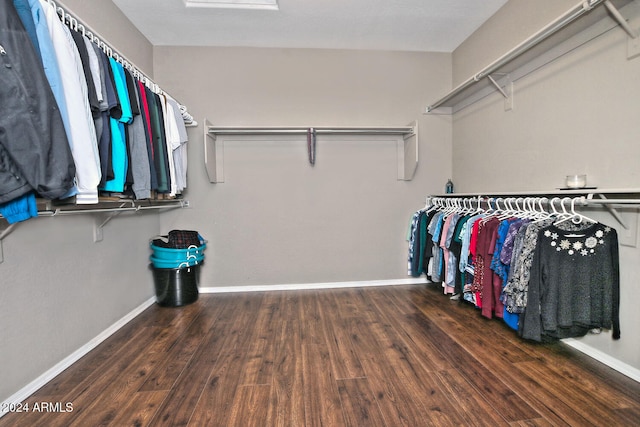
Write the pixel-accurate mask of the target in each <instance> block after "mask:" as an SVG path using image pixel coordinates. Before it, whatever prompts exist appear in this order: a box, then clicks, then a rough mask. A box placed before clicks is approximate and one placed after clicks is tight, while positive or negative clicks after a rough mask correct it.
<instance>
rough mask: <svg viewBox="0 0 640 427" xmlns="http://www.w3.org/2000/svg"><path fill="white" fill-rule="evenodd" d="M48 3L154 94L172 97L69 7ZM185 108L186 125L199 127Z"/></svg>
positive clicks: (52, 1) (54, 2) (51, 1)
mask: <svg viewBox="0 0 640 427" xmlns="http://www.w3.org/2000/svg"><path fill="white" fill-rule="evenodd" d="M47 3H49V4H51V5H52V6H53V7H54V8H55V10H56V12H57V13H58V15H59V16H60V19H61V20H62V22H63V23H64V24H66V25H67V26H68V27H69V28H70V29H72V30H74V31H76V32H79V33H81V34H82V35H83V36H86V37H87V38H88V39H89V40H90V41H91V42H92V43H95V44H96V45H97V46H98V47H99V48H100V49H102V51H103V52H104V53H105V54H107V55H108V56H110V57H112V58H113V59H115V60H116V61H118V62H119V63H120V64H122V66H123V67H124V68H126V69H128V70H129V71H131V74H133V76H134V77H135V78H137V79H138V80H140V81H141V82H143V83H144V84H145V85H146V86H147V87H148V88H149V89H151V90H152V91H153V92H155V93H157V94H158V95H166V96H169V97H171V95H169V94H168V93H167V92H165V91H164V90H162V88H161V87H160V86H159V85H158V84H157V83H155V82H154V81H153V80H152V79H151V78H149V76H147V75H146V74H145V73H143V72H142V71H140V69H139V68H138V67H136V66H135V65H134V64H133V62H131V61H130V60H129V59H128V58H127V57H126V56H124V55H123V54H122V53H120V52H119V51H118V50H116V49H114V48H113V47H111V46H110V45H108V44H107V43H106V42H105V41H104V40H105V39H104V37H102V36H101V35H99V34H98V33H97V32H96V31H94V30H93V29H92V28H91V27H89V26H88V25H87V24H85V23H84V22H82V21H81V20H80V19H78V18H77V17H76V16H75V15H74V14H73V13H71V12H69V8H68V7H66V6H63V5H62V3H60V2H59V1H58V2H57V3H56V1H54V0H47ZM172 98H173V97H172ZM183 107H184V106H181V112H182V115H183V118H184V120H185V124H186V125H188V126H197V124H198V123H197V122H196V121H194V120H193V117H191V116H190V115H189V114H188V113H187V112H186V107H184V108H183Z"/></svg>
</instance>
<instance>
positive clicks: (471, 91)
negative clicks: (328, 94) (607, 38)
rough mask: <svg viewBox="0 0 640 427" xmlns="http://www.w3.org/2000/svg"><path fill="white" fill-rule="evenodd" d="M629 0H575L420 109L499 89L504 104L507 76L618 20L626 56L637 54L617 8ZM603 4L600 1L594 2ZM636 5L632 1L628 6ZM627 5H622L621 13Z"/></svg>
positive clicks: (445, 109)
mask: <svg viewBox="0 0 640 427" xmlns="http://www.w3.org/2000/svg"><path fill="white" fill-rule="evenodd" d="M629 3H635V2H634V1H633V0H589V1H581V2H580V3H578V4H576V5H575V6H574V7H572V8H571V9H569V10H568V11H567V12H565V13H564V14H562V15H561V16H559V17H558V18H556V19H555V20H554V21H552V22H551V23H549V24H548V25H546V26H545V27H543V28H542V29H540V30H539V31H538V32H536V33H535V34H533V35H531V36H530V37H529V38H527V39H526V40H524V41H522V42H521V43H520V44H518V45H517V46H515V47H514V48H513V49H511V50H510V51H508V52H507V53H505V54H504V55H502V56H500V57H499V58H498V59H496V60H494V61H493V62H491V63H490V64H489V65H487V66H486V67H484V68H483V69H482V70H480V71H479V72H477V73H475V74H474V75H473V76H471V77H469V78H468V79H467V80H465V81H464V82H463V83H461V84H460V85H459V86H457V87H456V88H455V89H453V90H452V91H450V92H449V93H448V94H446V95H445V96H443V97H442V98H440V99H438V100H437V101H435V102H433V103H432V104H430V105H429V106H427V107H426V113H441V114H451V113H455V112H457V111H460V110H462V109H463V108H465V107H467V106H469V105H471V104H473V103H475V102H477V101H479V100H480V99H482V98H484V97H486V96H487V95H489V94H491V93H494V92H495V91H496V90H497V91H499V92H500V93H501V94H502V95H503V97H504V98H505V110H511V109H512V108H513V82H514V81H516V80H518V79H520V78H522V77H524V76H526V75H528V74H529V73H531V72H533V71H535V70H537V69H538V68H540V67H543V66H544V65H546V64H548V63H550V62H552V61H554V60H555V59H557V58H559V57H561V56H563V55H565V54H567V53H568V52H571V51H572V50H574V49H575V48H577V47H579V46H581V45H583V44H585V43H587V42H589V41H591V40H593V39H595V38H596V37H598V36H600V35H602V34H604V33H606V32H607V31H609V30H611V29H612V28H615V27H617V26H621V27H622V28H623V29H624V30H625V31H626V32H627V34H628V35H629V42H628V54H627V57H628V58H629V59H631V58H634V57H636V56H638V55H640V43H639V42H638V41H639V40H640V38H638V32H637V31H636V30H634V29H633V28H631V26H630V25H629V24H628V23H627V21H626V20H625V18H624V16H623V14H622V13H621V11H619V9H621V8H622V7H624V6H627V5H629ZM598 6H603V7H598ZM628 7H629V8H635V9H638V7H639V6H638V5H637V4H635V5H634V4H632V5H629V6H628ZM626 10H627V8H625V9H623V10H622V12H623V13H624V12H625V11H626Z"/></svg>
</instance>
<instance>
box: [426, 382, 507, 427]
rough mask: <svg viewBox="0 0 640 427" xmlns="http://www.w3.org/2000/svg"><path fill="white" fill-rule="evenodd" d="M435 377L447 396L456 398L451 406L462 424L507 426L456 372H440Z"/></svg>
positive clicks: (488, 426)
mask: <svg viewBox="0 0 640 427" xmlns="http://www.w3.org/2000/svg"><path fill="white" fill-rule="evenodd" d="M437 376H438V378H439V379H440V380H441V382H442V384H443V385H444V387H445V389H446V392H447V393H448V394H449V396H455V397H456V399H455V400H453V402H454V403H453V405H455V410H456V411H457V412H458V413H459V414H461V419H462V424H464V425H466V426H479V427H480V426H482V427H484V426H486V427H493V426H496V427H498V426H508V425H509V423H507V421H506V420H505V419H504V418H502V416H501V415H500V413H499V412H498V411H495V410H494V408H493V407H492V406H491V405H490V404H489V403H488V402H487V401H486V400H485V399H483V398H482V396H481V395H480V394H478V393H475V392H474V390H473V386H472V385H471V384H469V382H468V381H467V380H466V379H465V378H464V377H463V376H462V375H460V373H459V372H458V371H456V370H449V371H440V372H438V373H437Z"/></svg>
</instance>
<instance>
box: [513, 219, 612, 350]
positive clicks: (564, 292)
mask: <svg viewBox="0 0 640 427" xmlns="http://www.w3.org/2000/svg"><path fill="white" fill-rule="evenodd" d="M564 225H567V224H566V223H562V224H558V225H551V226H549V227H546V228H544V229H542V230H540V232H539V233H538V244H537V246H536V250H535V254H534V257H533V259H534V263H533V265H532V266H531V277H530V281H529V292H528V303H527V307H526V310H525V312H524V315H523V316H522V322H521V323H522V327H521V333H522V336H523V337H524V338H527V339H531V340H535V341H547V340H556V339H560V338H569V337H579V336H583V335H585V334H586V333H587V332H588V331H589V330H590V329H593V328H604V329H613V338H614V339H619V338H620V320H619V304H620V273H619V258H618V236H617V233H616V231H615V229H613V228H611V227H608V226H606V225H604V224H600V223H595V224H590V223H585V224H581V227H580V228H579V229H577V230H575V229H574V230H573V231H567V230H565V229H563V226H564Z"/></svg>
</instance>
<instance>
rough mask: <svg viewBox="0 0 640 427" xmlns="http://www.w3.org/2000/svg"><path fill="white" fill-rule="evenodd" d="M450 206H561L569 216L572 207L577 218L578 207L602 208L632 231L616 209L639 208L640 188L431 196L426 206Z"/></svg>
mask: <svg viewBox="0 0 640 427" xmlns="http://www.w3.org/2000/svg"><path fill="white" fill-rule="evenodd" d="M623 195H627V196H636V197H638V198H621V197H620V196H623ZM569 196H574V197H569ZM549 197H550V198H549ZM595 197H597V198H595ZM447 201H448V202H447ZM447 203H448V204H449V206H450V207H451V208H453V207H455V206H459V207H463V206H464V205H465V204H472V203H476V209H480V208H481V206H486V207H488V208H492V207H495V206H496V204H497V205H500V204H503V206H504V203H509V204H510V205H511V206H513V205H514V204H516V203H529V206H531V205H532V204H533V205H535V206H537V207H540V206H542V205H546V206H547V207H550V208H552V209H553V210H554V211H555V206H556V205H555V204H556V203H558V206H559V207H561V208H563V209H565V214H568V211H566V208H567V206H570V207H571V209H572V211H573V213H574V214H575V215H579V214H578V213H577V212H575V207H576V206H582V207H586V206H589V205H591V206H594V205H599V206H603V207H605V208H606V209H607V210H608V211H609V212H610V213H611V215H612V216H613V217H614V218H615V219H616V221H618V223H619V224H620V225H621V226H622V227H623V228H624V229H629V226H628V225H627V224H626V222H625V220H624V219H623V218H622V216H621V215H620V213H619V212H618V210H617V209H616V207H619V206H625V207H630V206H640V189H638V188H624V189H615V188H613V189H562V190H556V191H530V192H494V193H453V194H442V195H435V196H428V197H427V199H426V204H427V205H433V204H439V205H440V206H446V205H447ZM516 206H517V205H516ZM523 206H524V205H523Z"/></svg>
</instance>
